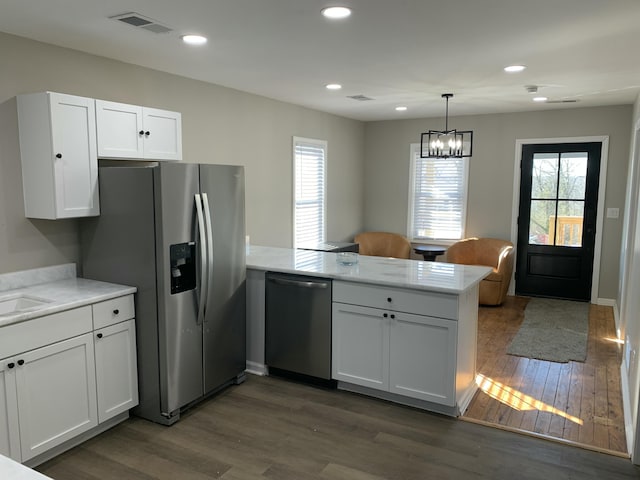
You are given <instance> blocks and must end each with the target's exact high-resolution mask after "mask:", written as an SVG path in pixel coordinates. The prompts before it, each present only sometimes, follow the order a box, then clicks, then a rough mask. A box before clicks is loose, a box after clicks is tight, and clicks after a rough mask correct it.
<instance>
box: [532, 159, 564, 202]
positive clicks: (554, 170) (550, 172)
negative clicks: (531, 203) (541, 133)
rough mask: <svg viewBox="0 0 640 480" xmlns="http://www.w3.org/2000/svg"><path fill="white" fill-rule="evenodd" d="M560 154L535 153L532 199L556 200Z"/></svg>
mask: <svg viewBox="0 0 640 480" xmlns="http://www.w3.org/2000/svg"><path fill="white" fill-rule="evenodd" d="M557 185H558V154H557V153H535V154H534V155H533V169H532V171H531V198H556V194H557Z"/></svg>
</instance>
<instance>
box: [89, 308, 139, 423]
mask: <svg viewBox="0 0 640 480" xmlns="http://www.w3.org/2000/svg"><path fill="white" fill-rule="evenodd" d="M94 335H95V350H96V383H97V389H98V390H97V391H98V421H99V422H104V421H105V420H108V419H110V418H112V417H114V416H116V415H118V414H120V413H122V412H125V411H127V410H129V409H130V408H133V407H135V406H136V405H137V404H138V376H137V366H136V338H135V335H136V328H135V323H134V321H133V320H128V321H126V322H121V323H117V324H115V325H111V326H109V327H105V328H102V329H100V330H96V331H95V333H94Z"/></svg>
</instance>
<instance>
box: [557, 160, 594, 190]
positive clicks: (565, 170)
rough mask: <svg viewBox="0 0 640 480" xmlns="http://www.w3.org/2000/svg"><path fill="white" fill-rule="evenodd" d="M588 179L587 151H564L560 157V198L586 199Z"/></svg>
mask: <svg viewBox="0 0 640 480" xmlns="http://www.w3.org/2000/svg"><path fill="white" fill-rule="evenodd" d="M586 181H587V153H586V152H579V153H573V152H572V153H563V154H562V155H561V157H560V188H559V190H558V198H567V199H569V198H570V199H574V200H584V195H585V186H586Z"/></svg>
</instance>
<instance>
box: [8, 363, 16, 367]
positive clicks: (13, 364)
mask: <svg viewBox="0 0 640 480" xmlns="http://www.w3.org/2000/svg"><path fill="white" fill-rule="evenodd" d="M15 366H16V364H15V363H13V362H11V363H7V368H13V367H15Z"/></svg>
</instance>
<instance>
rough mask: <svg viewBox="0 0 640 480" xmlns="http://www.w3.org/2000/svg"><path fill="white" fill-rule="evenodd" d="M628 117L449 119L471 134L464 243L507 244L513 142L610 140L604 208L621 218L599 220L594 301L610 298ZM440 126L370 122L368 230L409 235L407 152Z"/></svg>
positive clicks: (608, 111)
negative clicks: (471, 239)
mask: <svg viewBox="0 0 640 480" xmlns="http://www.w3.org/2000/svg"><path fill="white" fill-rule="evenodd" d="M542 108H544V106H543V107H542ZM631 116H632V107H631V106H629V105H624V106H612V107H600V108H576V109H566V110H553V111H541V112H525V113H510V114H493V115H476V116H461V117H451V118H450V122H449V123H450V126H452V127H453V128H457V129H459V130H473V135H474V144H473V157H472V158H471V160H470V168H469V197H468V208H467V220H466V236H488V237H497V238H505V239H509V238H510V237H511V211H512V202H513V179H514V164H515V148H516V147H515V144H516V140H517V139H527V138H529V139H531V138H557V137H583V136H596V135H608V136H609V158H608V169H607V184H606V198H605V207H617V208H620V213H621V216H620V218H619V219H609V218H605V219H604V232H603V241H602V257H601V262H600V291H599V297H601V298H607V299H615V298H616V297H617V293H618V270H619V262H620V241H621V233H622V213H623V207H624V199H625V196H624V185H626V175H627V165H628V162H629V141H630V127H629V125H630V123H631ZM443 126H444V119H442V118H441V119H423V120H394V121H381V122H371V123H367V127H366V135H365V157H366V165H367V169H366V172H365V216H364V225H365V229H366V230H386V231H391V232H398V233H403V234H405V233H406V231H407V204H408V199H407V191H408V190H407V189H408V185H409V165H410V163H409V162H410V159H409V145H410V144H411V143H418V142H419V141H420V133H421V132H423V131H425V130H428V129H430V128H433V129H441V128H442V127H443Z"/></svg>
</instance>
